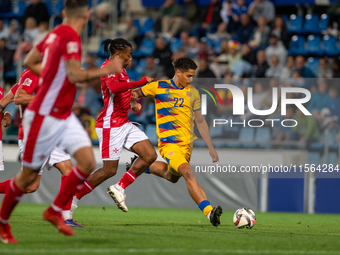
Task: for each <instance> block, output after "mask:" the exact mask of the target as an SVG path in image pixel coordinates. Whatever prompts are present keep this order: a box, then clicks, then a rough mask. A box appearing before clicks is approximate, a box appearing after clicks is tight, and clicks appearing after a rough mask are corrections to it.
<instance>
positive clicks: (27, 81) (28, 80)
mask: <svg viewBox="0 0 340 255" xmlns="http://www.w3.org/2000/svg"><path fill="white" fill-rule="evenodd" d="M31 83H32V80H31V79H29V78H26V79H25V81H24V82H23V83H22V85H25V86H30V85H31Z"/></svg>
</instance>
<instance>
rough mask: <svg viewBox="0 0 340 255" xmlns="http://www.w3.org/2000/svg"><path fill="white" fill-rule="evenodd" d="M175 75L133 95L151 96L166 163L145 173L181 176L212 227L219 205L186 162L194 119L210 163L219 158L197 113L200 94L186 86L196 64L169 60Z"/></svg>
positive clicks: (174, 179)
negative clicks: (213, 202)
mask: <svg viewBox="0 0 340 255" xmlns="http://www.w3.org/2000/svg"><path fill="white" fill-rule="evenodd" d="M173 66H174V69H175V76H174V78H173V79H171V80H162V81H156V82H151V83H149V84H147V85H145V86H143V87H141V88H139V89H137V90H135V91H134V92H135V93H136V94H134V97H137V95H138V97H153V98H155V105H156V123H157V124H156V125H157V135H158V138H159V139H158V150H159V152H160V154H161V156H162V157H163V158H164V159H165V160H166V162H167V163H165V162H162V161H155V162H154V163H153V164H152V165H150V167H149V168H148V169H147V171H146V172H149V173H152V174H154V175H157V176H159V177H163V178H164V179H166V180H168V181H170V182H173V183H176V182H177V181H178V179H179V178H180V177H181V176H183V177H184V179H185V181H186V184H187V188H188V191H189V194H190V196H191V197H192V199H193V200H194V201H195V202H196V204H197V205H198V207H199V208H200V209H201V210H202V211H203V213H204V214H205V215H206V216H207V217H208V219H209V220H210V222H211V223H212V225H213V226H215V227H217V226H218V225H219V224H220V216H221V214H222V208H221V206H216V207H215V208H213V207H212V206H211V205H210V203H209V201H208V200H207V197H206V194H205V192H204V190H203V189H202V187H201V186H200V185H199V184H198V183H197V180H196V177H195V174H194V172H193V170H192V168H191V166H190V164H189V162H190V156H191V151H192V147H193V146H192V143H193V141H194V140H195V139H196V138H197V137H196V136H195V134H194V120H195V122H196V125H197V127H198V130H199V132H200V134H201V136H202V138H203V139H204V141H205V142H206V144H207V145H208V148H209V154H210V156H211V157H212V160H213V162H217V161H219V159H218V155H217V152H216V150H215V149H214V147H213V144H212V142H211V138H210V134H209V129H208V125H207V123H206V121H205V118H204V117H203V115H202V113H201V100H200V95H199V93H198V91H197V89H196V88H194V87H192V86H191V85H190V82H191V81H192V79H193V77H194V75H195V71H196V69H197V65H196V63H195V62H194V61H193V60H192V59H190V58H188V57H181V58H178V59H176V60H175V61H174V62H173Z"/></svg>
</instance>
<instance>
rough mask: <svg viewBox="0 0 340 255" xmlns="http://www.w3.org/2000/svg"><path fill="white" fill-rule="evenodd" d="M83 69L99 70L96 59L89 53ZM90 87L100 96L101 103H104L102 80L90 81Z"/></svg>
mask: <svg viewBox="0 0 340 255" xmlns="http://www.w3.org/2000/svg"><path fill="white" fill-rule="evenodd" d="M83 67H84V68H87V69H95V68H98V67H97V63H96V58H95V57H94V56H93V55H92V54H90V53H88V54H87V55H86V57H85V61H84V64H83ZM88 86H89V87H91V88H93V90H94V91H95V92H96V94H97V95H100V100H99V101H101V102H102V97H101V93H102V89H101V87H102V85H101V82H100V78H98V79H92V80H90V81H89V82H88Z"/></svg>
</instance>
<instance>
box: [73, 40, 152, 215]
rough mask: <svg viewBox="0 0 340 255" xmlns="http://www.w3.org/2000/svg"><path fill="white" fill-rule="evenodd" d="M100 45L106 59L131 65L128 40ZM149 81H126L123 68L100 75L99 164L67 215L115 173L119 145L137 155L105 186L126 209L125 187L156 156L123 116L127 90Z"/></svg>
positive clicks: (97, 129)
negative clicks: (136, 157)
mask: <svg viewBox="0 0 340 255" xmlns="http://www.w3.org/2000/svg"><path fill="white" fill-rule="evenodd" d="M103 44H104V49H105V51H106V52H108V53H110V59H112V58H115V57H116V56H119V57H120V58H122V59H124V67H128V66H129V65H131V62H132V57H131V54H132V46H131V44H130V43H129V42H128V41H126V40H125V39H122V38H117V39H114V40H110V39H108V40H106V41H104V43H103ZM108 63H109V60H106V62H105V63H104V64H103V66H102V68H104V67H105V66H106V65H107V64H108ZM151 81H152V78H150V77H143V78H142V79H141V80H140V81H136V82H130V81H129V76H128V74H127V73H126V70H125V69H123V72H121V73H118V74H109V75H107V76H104V77H102V78H101V84H102V93H103V99H104V108H103V109H102V111H101V113H100V115H99V116H98V118H97V121H96V132H97V135H98V139H99V149H100V152H101V157H102V160H103V167H101V168H99V169H98V170H96V171H95V172H94V173H93V174H91V175H90V177H89V178H88V179H87V180H86V181H85V185H84V187H83V188H82V189H81V190H79V191H78V192H77V193H76V195H75V197H74V198H73V202H72V207H71V216H70V217H72V214H73V212H74V210H75V209H76V208H77V207H78V206H77V204H78V200H79V199H81V198H82V197H83V196H84V195H86V194H88V193H90V192H91V191H92V190H93V189H94V188H95V187H97V186H98V185H99V184H101V183H102V182H103V181H105V180H106V179H108V178H110V177H112V176H114V175H115V174H116V172H117V168H118V162H119V159H120V156H121V153H122V150H123V147H125V148H126V149H127V150H131V151H133V152H134V153H136V154H138V155H139V158H138V159H137V160H138V161H137V160H136V162H135V163H134V165H133V166H132V168H131V169H130V170H129V171H127V172H126V173H125V174H124V175H123V177H122V179H121V180H120V181H119V183H117V184H116V185H112V186H110V187H109V189H108V190H109V191H108V193H109V194H110V196H111V197H112V198H113V199H114V200H115V202H116V205H117V206H118V207H119V208H120V209H121V210H123V211H124V212H127V211H128V208H127V207H126V205H125V194H124V190H125V188H126V187H127V186H129V185H130V184H131V183H133V182H134V180H135V179H136V178H137V177H138V176H139V175H140V174H142V173H143V172H144V171H145V170H146V169H147V168H148V166H149V165H150V164H151V163H152V162H153V161H155V160H156V158H157V154H156V151H155V149H154V148H153V146H152V144H151V142H150V141H149V140H148V138H147V136H146V135H145V134H144V132H143V131H141V130H140V129H139V128H138V127H136V126H135V125H133V124H132V123H131V122H129V120H128V118H127V117H128V112H129V109H130V101H131V89H132V88H135V87H139V86H142V85H145V84H146V83H148V82H151ZM139 106H140V105H139Z"/></svg>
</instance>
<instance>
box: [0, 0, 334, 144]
mask: <svg viewBox="0 0 340 255" xmlns="http://www.w3.org/2000/svg"><path fill="white" fill-rule="evenodd" d="M248 2H249V1H247V4H246V1H245V0H225V1H219V0H211V1H210V3H209V4H208V5H207V6H204V7H202V6H198V5H197V4H196V2H195V1H194V0H183V1H180V3H178V2H176V1H175V0H166V1H165V3H164V4H163V6H162V7H161V8H159V9H158V10H156V11H155V12H154V15H153V17H147V18H145V17H144V18H142V19H140V18H127V19H126V20H124V22H125V23H126V29H124V30H122V31H121V32H120V34H119V37H123V38H125V39H127V40H129V41H130V42H131V43H132V45H133V48H134V49H133V50H134V53H133V57H134V59H133V65H132V66H131V67H129V68H128V69H127V72H128V74H129V77H130V80H131V81H132V80H139V79H140V78H141V77H143V76H150V77H153V78H155V79H156V80H158V79H170V78H172V77H173V75H174V70H173V68H172V61H173V60H174V59H176V58H178V57H181V56H189V57H190V58H193V59H195V60H196V61H197V64H198V66H199V68H198V70H197V73H196V78H211V79H215V80H214V81H218V82H219V83H225V84H227V83H229V84H235V85H237V86H239V87H240V88H241V90H242V91H244V94H245V95H246V94H247V88H248V87H252V88H253V102H254V103H253V104H254V107H255V108H256V109H259V110H260V109H269V108H270V107H271V105H272V88H273V87H302V88H306V89H308V90H310V91H311V92H312V98H311V100H310V102H309V103H308V104H307V105H306V107H307V108H308V110H309V111H310V112H312V114H313V116H305V115H304V114H303V113H302V112H301V111H300V110H298V109H295V108H294V107H288V109H287V113H286V115H285V116H281V115H278V116H276V117H277V118H279V119H285V118H286V119H292V118H293V119H295V120H297V121H298V123H299V124H298V126H296V127H295V128H283V127H282V126H280V127H276V128H274V129H271V130H270V139H271V140H276V141H283V140H296V141H300V142H301V145H303V146H306V145H310V144H312V143H314V142H317V141H319V140H320V139H322V138H321V134H322V131H323V130H324V129H326V128H327V129H336V130H337V129H338V122H339V116H340V98H339V95H340V86H339V84H337V79H332V78H339V77H340V61H339V57H338V55H339V53H340V48H339V50H338V51H334V49H338V42H337V40H338V35H339V31H338V24H339V22H340V3H339V4H335V5H331V6H330V7H329V9H328V11H327V14H323V15H322V14H320V15H318V14H317V15H315V14H313V15H311V14H308V15H306V16H305V18H304V19H302V20H301V22H302V23H301V28H296V27H294V26H293V25H294V24H295V23H294V22H298V21H297V20H298V18H299V17H297V15H291V16H289V17H288V16H287V15H276V8H275V6H274V4H273V3H272V2H271V1H269V0H253V1H251V3H250V4H248ZM95 8H96V9H95V10H96V11H97V12H100V11H102V13H101V14H100V16H101V17H102V18H101V21H102V22H103V24H105V22H107V18H106V17H107V15H108V13H107V10H108V9H107V8H102V7H100V8H99V7H98V6H96V7H95ZM0 9H1V5H0ZM324 15H326V16H324ZM300 16H301V15H300ZM0 17H1V15H0ZM314 19H317V28H316V29H315V30H313V31H312V30H308V29H306V28H307V27H308V24H307V23H308V22H312V21H310V20H314ZM322 19H326V24H325V25H322V24H321V22H322ZM4 21H5V19H1V18H0V58H2V60H3V63H4V71H5V73H6V72H8V71H12V69H13V68H15V66H16V63H17V61H18V59H19V57H20V55H24V54H26V53H27V52H28V51H29V50H30V49H31V48H32V47H34V45H36V44H37V43H38V42H40V41H41V40H42V39H43V38H44V36H45V35H46V33H47V32H48V21H49V16H48V11H47V9H46V6H45V5H44V4H43V3H42V2H41V1H40V0H32V3H31V4H30V5H29V6H27V8H26V11H25V13H24V15H23V16H22V17H21V18H20V19H12V20H10V21H9V20H6V22H4ZM142 21H144V23H143V22H142ZM103 26H105V25H103ZM314 27H315V26H314ZM19 35H23V41H22V42H21V43H20V44H19V45H18V37H19ZM330 37H331V38H335V41H334V42H335V45H333V48H332V50H333V52H330V51H328V49H327V48H326V41H327V40H329V38H330ZM306 38H307V39H306ZM318 38H320V39H319V41H317V40H318ZM305 39H306V40H305ZM320 40H321V41H320ZM322 40H323V41H322ZM301 41H303V43H302V46H301V45H295V44H296V43H301ZM315 41H317V42H319V44H318V45H317V47H318V48H317V49H313V46H314V44H313V43H315ZM299 47H300V48H299ZM102 52H103V51H102V49H99V51H98V52H95V53H89V54H87V56H86V58H85V59H84V63H83V65H84V67H85V66H86V67H89V68H91V67H92V68H95V67H97V66H100V65H101V64H102V63H103V62H104V60H105V57H106V56H105V55H104V54H103V53H102ZM5 78H6V76H5ZM5 80H6V79H5ZM11 85H13V83H12V84H11ZM212 85H213V84H212ZM217 92H218V94H219V96H220V98H221V100H222V102H223V105H222V106H221V105H217V106H215V107H216V108H215V111H214V114H213V115H211V116H207V118H208V121H209V120H210V119H209V118H213V117H215V116H217V117H218V118H224V119H229V118H232V117H233V116H232V95H231V93H230V92H228V91H226V90H218V91H217ZM300 96H301V95H300V94H291V95H290V97H291V98H295V97H300ZM140 102H141V103H142V104H143V109H142V110H141V112H139V113H133V112H131V113H130V120H133V121H138V122H140V123H141V124H142V125H143V128H144V129H145V130H147V129H148V126H150V125H154V124H155V117H154V103H153V101H152V100H150V99H143V100H141V101H140ZM245 104H246V102H245ZM279 105H280V104H279ZM102 106H103V102H102V96H101V83H100V80H93V81H91V82H89V83H84V84H79V85H78V91H77V95H76V99H75V104H74V112H75V113H76V114H77V116H78V117H79V118H80V119H81V121H82V123H83V124H84V126H85V127H86V129H87V131H88V133H89V136H90V137H91V138H93V139H96V134H95V131H94V125H95V119H96V117H97V115H98V113H99V112H100V110H101V108H102ZM246 109H247V105H246ZM278 110H280V107H278ZM279 113H280V112H279ZM275 115H277V112H276V113H275ZM251 117H252V116H251V114H250V113H249V114H248V113H246V114H245V116H244V117H243V119H245V120H247V119H249V118H251ZM14 125H15V122H14ZM152 130H153V129H152ZM336 133H338V132H336ZM239 135H240V129H237V130H231V129H228V128H223V130H222V132H221V133H219V134H217V135H216V136H213V138H222V137H228V138H235V139H238V138H239Z"/></svg>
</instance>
